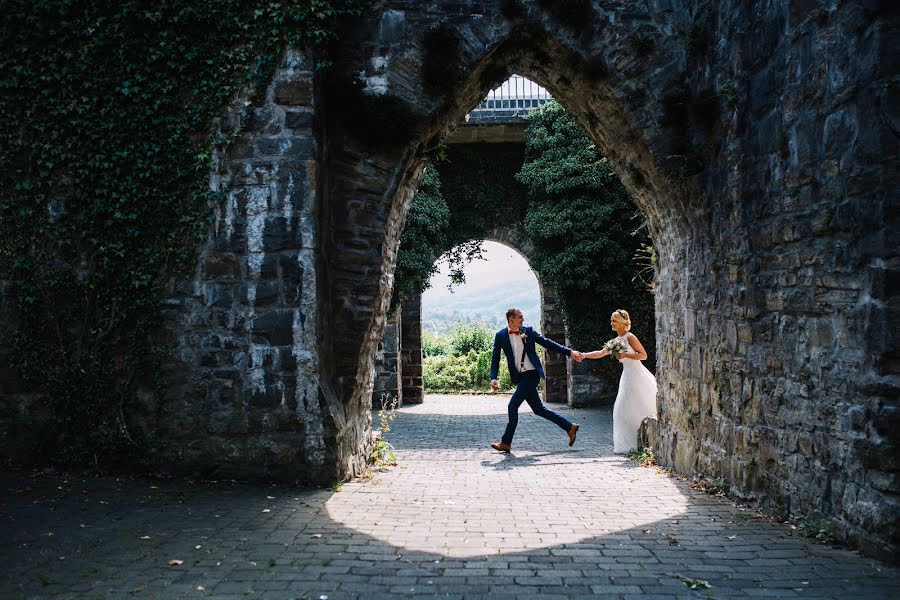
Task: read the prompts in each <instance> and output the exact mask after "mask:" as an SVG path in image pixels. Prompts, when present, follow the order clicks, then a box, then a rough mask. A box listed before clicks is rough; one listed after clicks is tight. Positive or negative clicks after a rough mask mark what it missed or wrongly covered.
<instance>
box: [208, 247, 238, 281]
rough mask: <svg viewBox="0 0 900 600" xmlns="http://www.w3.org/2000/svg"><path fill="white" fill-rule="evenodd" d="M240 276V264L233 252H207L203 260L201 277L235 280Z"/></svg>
mask: <svg viewBox="0 0 900 600" xmlns="http://www.w3.org/2000/svg"><path fill="white" fill-rule="evenodd" d="M240 276H241V270H240V265H239V264H238V260H237V257H236V256H235V255H234V254H233V253H227V254H209V255H207V257H206V260H205V261H204V262H203V277H204V279H207V280H235V279H238V278H239V277H240Z"/></svg>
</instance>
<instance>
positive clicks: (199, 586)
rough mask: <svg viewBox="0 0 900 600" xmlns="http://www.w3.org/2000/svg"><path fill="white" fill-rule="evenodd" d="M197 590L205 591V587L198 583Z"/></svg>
mask: <svg viewBox="0 0 900 600" xmlns="http://www.w3.org/2000/svg"><path fill="white" fill-rule="evenodd" d="M197 591H198V592H205V591H206V588H205V587H203V586H202V585H198V586H197Z"/></svg>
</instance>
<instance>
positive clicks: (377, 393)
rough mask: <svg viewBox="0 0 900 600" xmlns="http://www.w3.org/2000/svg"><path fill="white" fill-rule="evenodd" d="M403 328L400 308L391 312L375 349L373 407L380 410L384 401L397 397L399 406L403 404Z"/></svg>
mask: <svg viewBox="0 0 900 600" xmlns="http://www.w3.org/2000/svg"><path fill="white" fill-rule="evenodd" d="M401 329H402V325H401V318H400V309H399V308H397V309H395V310H394V312H393V313H392V314H391V316H390V318H389V319H388V320H387V323H385V325H384V335H383V336H382V337H381V343H380V344H378V350H376V351H375V385H374V389H373V390H372V408H373V409H374V410H379V409H380V408H381V407H382V404H383V403H384V402H390V400H391V399H392V398H396V399H397V406H403V393H402V383H401V379H400V331H401Z"/></svg>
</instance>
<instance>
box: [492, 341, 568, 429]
mask: <svg viewBox="0 0 900 600" xmlns="http://www.w3.org/2000/svg"><path fill="white" fill-rule="evenodd" d="M520 331H521V332H522V334H523V335H524V336H525V355H526V356H527V357H528V360H529V361H531V364H532V365H534V369H533V370H528V371H525V372H519V364H520V363H521V362H522V361H521V359H522V357H521V356H513V348H512V343H510V341H509V328H507V327H504V328H503V329H501V330H500V331H498V332H497V333H496V334H495V335H494V353H493V354H492V355H491V379H492V380H494V379H497V373H498V372H499V370H500V350H501V349H502V350H503V353H504V354H505V355H506V366H507V368H508V369H509V376H510V379H512V382H513V383H515V384H516V391H515V392H513V395H512V398H510V399H509V406H508V407H507V408H508V411H509V422H508V423H507V424H506V431H504V432H503V438H502V441H503V443H504V444H512V439H513V435H515V433H516V425H518V424H519V407H520V406H522V402H528V406H529V407H531V410H532V411H533V412H534V414H536V415H537V416H539V417H543V418H545V419H547V420H549V421H553V422H554V423H556V424H557V425H559V426H560V427H561V428H562V429H563V430H565V431H566V432H568V431H569V429H571V428H572V423H571V421H569V420H568V419H566V418H565V417H563V416H560V415H558V414H556V413H555V412H553V411H552V410H550V409H548V408H547V407H546V406H544V404H543V403H542V402H541V398H540V396H538V391H537V385H538V383H540V381H541V379H542V378H544V377H546V375H545V374H544V367H543V366H541V359H540V358H538V355H537V349H536V348H535V344H540V345H541V346H543V347H544V348H547V349H550V350H555V351H556V352H559V353H560V354H565V355H566V356H571V354H572V349H571V348H566V347H565V346H562V345H560V344H557V343H556V342H554V341H553V340H548V339H547V338H545V337H544V336H542V335H541V334H539V333H538V332H537V331H535V330H534V329H533V328H531V327H521V328H520Z"/></svg>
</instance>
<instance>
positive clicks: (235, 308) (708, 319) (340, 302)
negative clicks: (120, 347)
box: [15, 0, 900, 552]
mask: <svg viewBox="0 0 900 600" xmlns="http://www.w3.org/2000/svg"><path fill="white" fill-rule="evenodd" d="M887 12H888V9H887V4H880V3H877V2H843V3H833V4H828V5H821V6H819V5H816V4H815V3H808V2H785V3H766V2H743V3H735V2H730V1H719V2H690V1H689V2H677V3H676V2H668V1H666V0H659V1H657V0H648V1H646V2H640V3H634V2H630V1H628V2H625V1H616V0H604V1H595V2H593V3H548V2H543V1H536V0H535V1H530V0H522V1H521V2H516V1H507V0H504V1H500V0H497V1H482V2H474V1H466V0H462V1H459V0H457V1H453V2H443V1H440V0H436V1H434V2H428V3H423V2H412V1H402V0H384V1H382V2H378V3H377V4H376V6H375V7H373V8H372V9H371V10H369V11H368V12H367V13H366V15H365V16H364V17H363V18H362V19H360V20H358V21H357V22H355V23H349V24H348V25H347V28H346V30H345V31H344V32H343V37H342V38H341V43H340V44H339V45H338V47H337V48H335V50H334V55H333V56H334V60H335V65H334V68H333V69H332V70H331V72H330V75H328V76H325V75H322V74H318V73H316V72H315V71H314V69H313V65H314V63H315V61H314V60H313V58H312V57H311V56H309V55H307V53H305V52H304V51H303V49H292V50H290V51H288V52H287V53H286V54H285V55H284V57H283V60H282V61H281V65H280V67H279V69H278V70H277V72H276V73H275V74H274V78H273V79H272V81H271V83H270V85H269V88H268V90H267V93H266V94H264V95H263V97H262V98H261V100H260V102H259V103H258V104H257V105H255V106H253V107H252V110H251V111H250V114H249V115H248V116H249V118H246V119H244V116H245V115H244V113H243V112H242V111H240V110H237V109H236V110H235V111H233V112H231V113H229V116H228V117H227V119H226V121H227V122H226V124H225V126H228V127H233V128H236V129H238V130H239V131H240V134H239V135H238V137H237V139H236V141H235V143H234V144H233V145H232V146H231V147H230V149H229V150H228V151H227V153H225V154H224V155H222V156H220V157H219V162H218V165H219V168H218V169H217V171H216V173H214V174H213V177H212V181H211V184H212V186H213V187H214V188H216V189H218V190H221V191H223V192H224V193H225V194H226V196H227V199H228V200H227V202H226V203H225V205H224V206H223V207H222V208H221V210H220V211H219V214H218V215H217V219H216V221H215V223H214V224H213V225H212V227H211V229H210V232H209V241H208V243H207V245H206V247H205V248H204V249H203V254H202V257H201V260H200V262H199V267H198V269H197V272H196V276H195V277H194V280H193V281H191V282H187V283H185V284H182V285H178V286H174V285H173V288H172V289H173V291H172V295H171V298H170V300H169V302H168V305H167V306H168V309H167V310H168V316H167V319H168V321H167V328H168V331H169V333H170V334H171V336H172V337H173V339H175V340H177V352H176V359H177V360H176V362H175V363H173V364H172V365H170V366H169V370H170V371H171V372H172V373H173V374H175V375H176V376H175V377H173V378H172V381H173V384H172V387H171V389H169V390H167V398H168V401H167V402H166V403H165V405H164V406H163V407H161V408H160V409H159V410H158V411H156V412H155V413H154V414H153V416H152V419H153V421H152V426H153V427H154V428H155V431H156V432H157V433H158V434H159V435H161V436H163V437H165V438H166V439H169V440H171V441H172V442H173V445H175V446H177V447H180V448H181V449H182V454H183V456H182V464H183V465H187V466H190V467H194V468H197V469H208V470H215V471H217V472H220V473H232V474H268V475H273V476H275V475H278V476H284V477H290V478H297V477H306V478H314V479H319V480H327V479H334V478H338V477H344V476H347V475H352V474H354V473H356V472H358V471H359V470H360V468H361V467H362V465H363V462H364V458H365V449H366V446H367V444H368V442H369V428H370V412H369V411H370V408H371V397H372V390H373V362H374V359H375V355H376V348H377V346H378V343H379V341H380V340H381V339H382V334H383V331H384V325H385V321H386V318H387V309H388V305H389V297H390V291H391V285H392V277H393V265H394V261H395V257H396V253H397V243H398V238H399V235H400V231H401V229H402V225H403V219H404V215H405V211H406V208H407V206H408V204H409V201H410V199H411V197H412V194H413V193H414V191H415V188H416V185H417V181H418V178H419V176H420V173H421V171H422V168H423V165H424V163H425V161H426V159H427V157H428V155H429V153H430V152H431V151H432V150H433V149H434V148H435V147H436V145H437V144H438V143H439V141H440V140H441V139H442V138H443V137H444V136H445V135H446V134H447V133H448V131H449V130H450V129H452V128H453V127H454V126H455V125H456V124H457V123H459V122H460V120H461V119H462V118H463V117H464V115H465V114H466V112H467V111H468V110H470V109H471V108H472V107H473V106H474V105H475V104H476V103H477V102H478V101H479V100H481V99H482V98H483V97H484V95H485V93H486V92H487V91H488V90H489V89H491V87H492V86H494V85H496V84H498V83H499V82H500V81H502V80H503V79H505V78H506V77H507V76H509V75H510V74H511V73H520V74H522V75H524V76H526V77H528V78H530V79H532V80H534V81H537V82H539V83H540V84H541V85H543V86H545V87H546V88H547V89H548V90H549V91H550V92H551V93H552V94H553V96H554V97H555V98H556V99H557V100H558V101H559V102H560V103H562V104H563V105H564V106H565V107H566V108H567V109H568V110H569V111H570V112H571V113H573V114H574V115H575V116H576V117H577V118H578V120H579V121H580V123H581V124H582V126H583V127H584V129H585V131H587V132H588V134H589V135H590V137H591V138H592V139H593V140H594V142H595V143H596V145H597V147H598V149H599V150H600V151H601V152H602V153H603V155H604V156H606V157H608V159H609V160H610V161H611V162H612V164H613V165H614V166H615V167H616V170H617V172H618V174H619V176H620V177H621V179H622V181H623V182H624V183H625V185H626V187H627V188H628V190H629V192H630V193H631V194H632V196H633V198H634V200H635V202H636V203H637V205H638V206H639V207H640V208H641V210H642V211H643V212H644V214H645V215H646V217H647V219H648V220H649V223H650V228H651V234H652V237H653V240H654V244H655V246H656V247H657V248H659V249H661V252H660V255H659V264H658V272H657V292H656V298H657V304H656V315H657V323H656V335H657V357H658V358H657V375H658V380H659V384H660V392H659V399H658V402H659V406H660V410H659V426H658V436H657V439H656V440H655V450H656V454H657V456H658V458H659V460H660V461H661V462H662V463H663V464H664V465H668V466H673V467H675V468H676V469H678V470H679V471H681V472H683V473H687V474H693V473H699V474H704V475H706V476H709V477H714V478H721V479H722V480H723V481H724V482H725V483H726V484H727V485H728V486H729V487H730V489H731V490H732V492H733V493H735V494H736V495H738V496H742V497H746V498H751V499H759V500H760V501H761V502H763V503H766V504H768V505H769V506H770V507H777V508H778V509H780V510H782V511H784V512H790V513H792V514H794V515H809V516H811V517H816V518H818V517H827V518H829V519H831V520H832V521H833V522H834V523H836V524H837V525H838V526H839V527H840V528H841V529H842V530H843V531H845V532H846V533H847V534H848V535H849V536H851V537H853V538H856V539H857V540H858V541H860V542H862V543H864V544H867V545H869V546H870V547H872V548H879V549H881V550H884V549H887V550H886V551H887V552H891V551H896V546H897V541H898V537H897V536H898V521H900V520H898V514H900V511H898V491H900V490H898V484H897V464H896V457H897V430H898V412H897V411H898V407H897V398H898V389H900V386H898V383H900V379H898V377H900V374H898V369H900V360H898V336H897V328H896V323H897V322H898V320H900V311H898V300H897V295H896V284H897V281H898V273H900V271H898V270H900V257H898V248H900V241H898V235H897V231H898V228H897V222H896V220H897V215H898V214H900V211H898V210H897V206H896V190H897V189H898V181H897V175H896V164H897V129H896V123H897V122H898V119H897V115H896V112H895V111H896V107H897V105H898V103H897V102H896V93H897V92H896V89H897V86H896V82H895V80H894V75H893V74H892V72H891V65H892V64H893V63H894V60H893V56H892V54H891V53H892V51H893V49H894V48H895V45H894V44H892V43H891V42H892V41H893V40H892V39H890V36H892V35H894V34H893V33H892V30H891V29H890V28H889V27H888V15H887V14H886V13H887ZM235 106H237V107H240V106H241V102H240V101H238V102H236V105H235ZM15 398H16V399H17V400H16V401H17V402H19V403H20V404H19V405H18V406H20V407H21V410H26V405H27V395H25V394H22V395H16V396H15ZM148 418H150V417H148Z"/></svg>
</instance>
